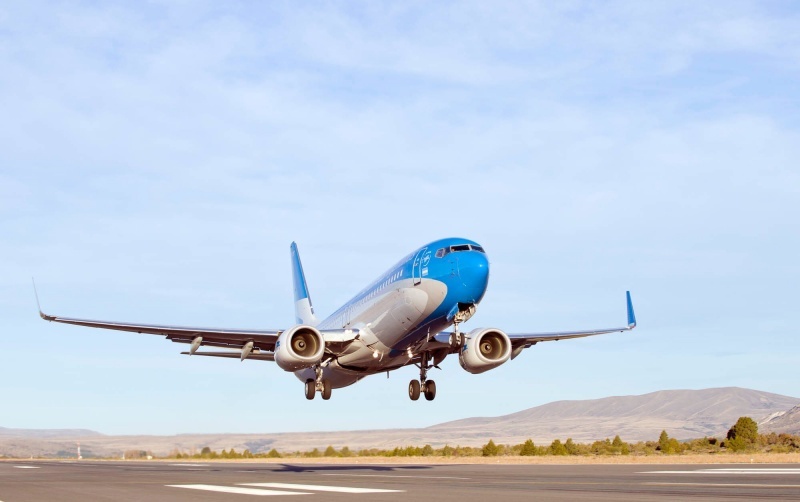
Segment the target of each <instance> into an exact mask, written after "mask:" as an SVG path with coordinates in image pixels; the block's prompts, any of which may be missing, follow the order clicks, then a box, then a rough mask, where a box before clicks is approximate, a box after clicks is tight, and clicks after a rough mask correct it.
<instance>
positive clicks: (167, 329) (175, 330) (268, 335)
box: [39, 310, 282, 357]
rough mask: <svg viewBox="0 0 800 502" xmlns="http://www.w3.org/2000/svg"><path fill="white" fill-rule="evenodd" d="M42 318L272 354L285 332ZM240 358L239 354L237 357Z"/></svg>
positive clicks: (203, 344) (45, 315)
mask: <svg viewBox="0 0 800 502" xmlns="http://www.w3.org/2000/svg"><path fill="white" fill-rule="evenodd" d="M39 315H40V316H41V317H42V319H44V320H45V321H52V322H60V323H64V324H74V325H76V326H86V327H89V328H102V329H113V330H117V331H130V332H133V333H146V334H150V335H162V336H165V337H167V340H172V341H173V342H177V343H192V342H193V341H195V340H196V339H197V338H198V337H201V338H202V340H201V341H200V344H199V346H210V347H223V348H235V349H241V348H243V347H244V346H245V345H247V344H248V343H249V342H253V347H252V350H253V351H256V350H263V351H270V352H271V351H272V350H274V349H275V342H276V341H277V340H278V335H280V333H281V331H282V330H272V329H268V330H255V329H253V330H250V329H225V328H197V327H186V326H166V325H164V326H160V325H156V324H136V323H127V322H110V321H93V320H91V319H74V318H71V317H60V316H54V315H48V314H45V313H44V312H42V311H41V310H39ZM236 355H237V357H238V354H236Z"/></svg>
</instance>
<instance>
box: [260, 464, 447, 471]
mask: <svg viewBox="0 0 800 502" xmlns="http://www.w3.org/2000/svg"><path fill="white" fill-rule="evenodd" d="M278 465H280V466H281V469H275V470H274V471H273V472H320V471H378V472H393V471H401V470H424V469H433V467H431V466H429V465H369V464H364V465H296V464H295V465H293V464H278Z"/></svg>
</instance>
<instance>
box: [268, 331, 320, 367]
mask: <svg viewBox="0 0 800 502" xmlns="http://www.w3.org/2000/svg"><path fill="white" fill-rule="evenodd" d="M324 353H325V339H324V338H323V337H322V333H320V332H319V331H318V330H317V329H316V328H313V327H311V326H303V325H300V326H295V327H293V328H290V329H287V330H286V331H284V332H283V333H281V335H280V336H279V337H278V341H277V342H276V343H275V363H276V364H277V365H278V366H279V367H280V368H281V369H283V370H285V371H297V370H302V369H305V368H310V367H311V366H314V365H315V364H318V363H319V362H320V361H321V360H322V356H323V354H324Z"/></svg>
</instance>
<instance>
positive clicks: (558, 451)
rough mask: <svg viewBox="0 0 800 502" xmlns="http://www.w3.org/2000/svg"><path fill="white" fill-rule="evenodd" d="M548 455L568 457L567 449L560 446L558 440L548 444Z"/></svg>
mask: <svg viewBox="0 0 800 502" xmlns="http://www.w3.org/2000/svg"><path fill="white" fill-rule="evenodd" d="M550 454H551V455H568V454H569V453H568V452H567V448H566V447H565V446H564V445H563V444H561V440H560V439H554V440H553V442H552V443H550Z"/></svg>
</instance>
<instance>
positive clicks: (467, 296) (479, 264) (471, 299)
mask: <svg viewBox="0 0 800 502" xmlns="http://www.w3.org/2000/svg"><path fill="white" fill-rule="evenodd" d="M470 255H471V256H469V257H464V258H465V259H463V260H461V259H459V267H458V270H459V275H460V276H461V282H462V283H463V285H464V298H463V303H478V302H479V301H481V299H482V298H483V295H484V293H486V286H487V285H488V284H489V260H488V259H487V258H486V255H485V254H483V253H476V252H473V253H470Z"/></svg>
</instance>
